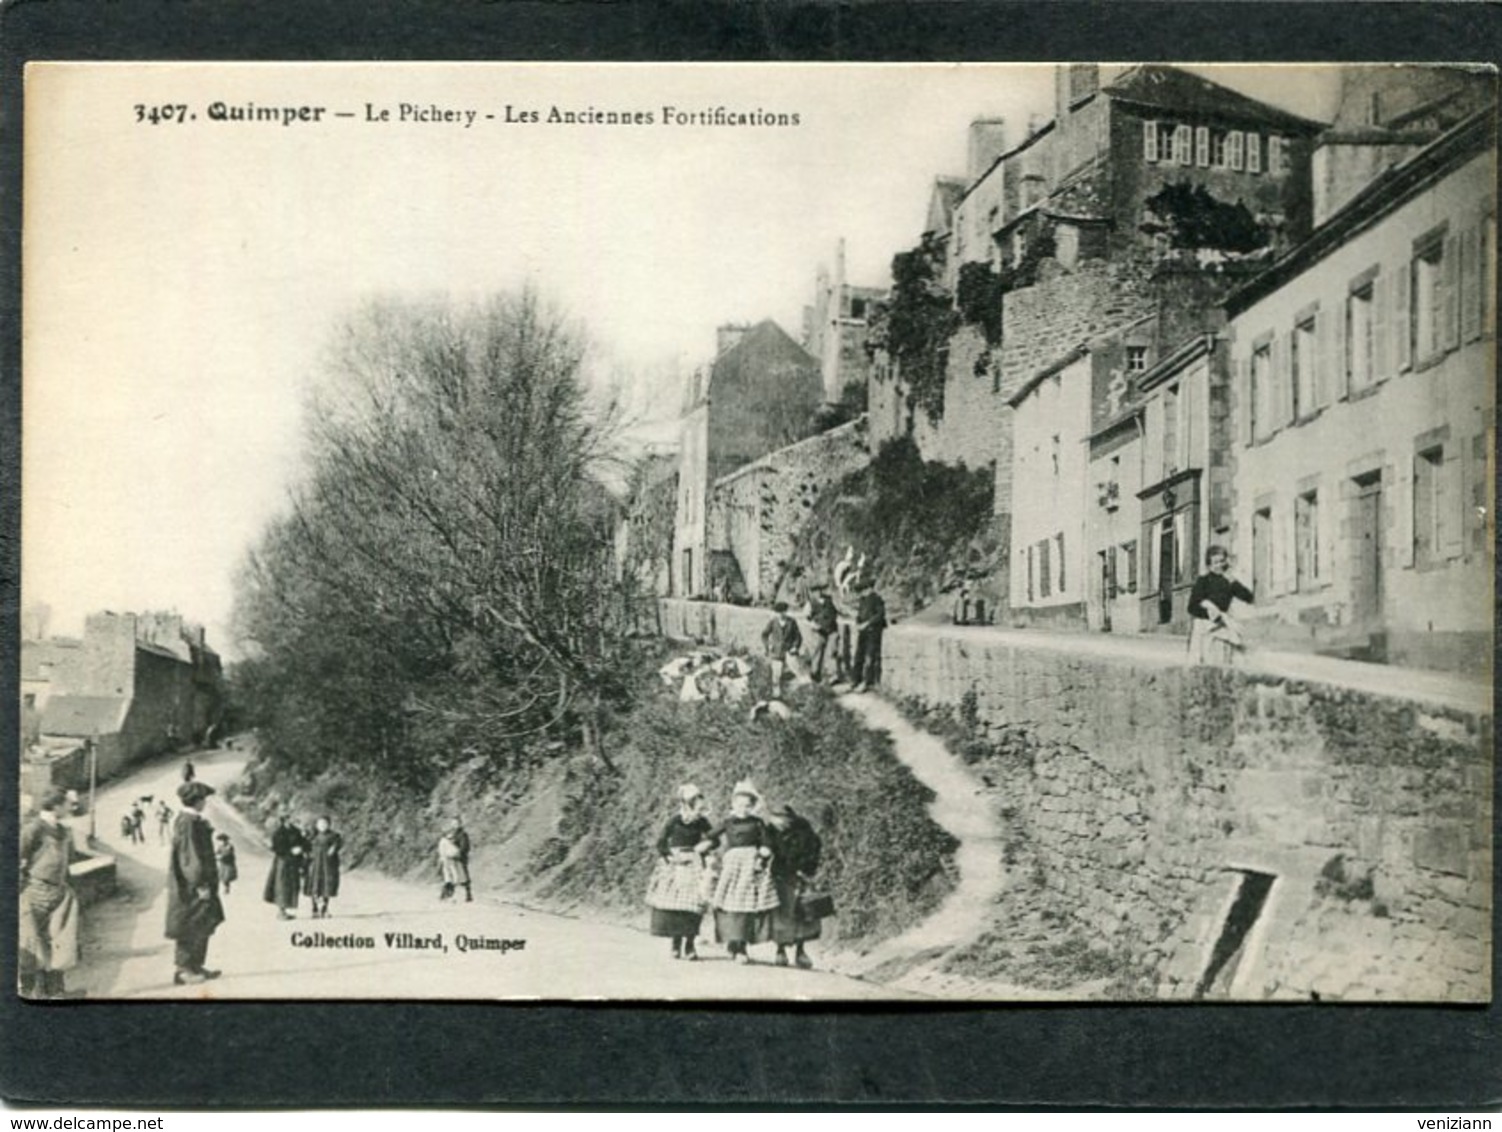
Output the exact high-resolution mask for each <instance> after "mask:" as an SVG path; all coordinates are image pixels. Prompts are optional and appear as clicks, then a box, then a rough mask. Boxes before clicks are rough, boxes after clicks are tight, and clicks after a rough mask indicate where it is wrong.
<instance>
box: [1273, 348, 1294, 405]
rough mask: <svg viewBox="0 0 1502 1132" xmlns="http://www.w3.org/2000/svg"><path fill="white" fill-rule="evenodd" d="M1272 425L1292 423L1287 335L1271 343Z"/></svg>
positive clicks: (1292, 399)
mask: <svg viewBox="0 0 1502 1132" xmlns="http://www.w3.org/2000/svg"><path fill="white" fill-rule="evenodd" d="M1273 372H1274V374H1275V376H1274V379H1273V388H1275V389H1276V390H1277V396H1276V398H1275V399H1274V409H1273V424H1274V427H1275V428H1282V427H1283V426H1284V425H1287V424H1292V423H1293V401H1294V398H1293V339H1292V336H1290V335H1288V334H1279V335H1278V338H1277V341H1276V342H1274V343H1273Z"/></svg>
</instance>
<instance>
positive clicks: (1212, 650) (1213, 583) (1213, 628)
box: [1189, 546, 1254, 664]
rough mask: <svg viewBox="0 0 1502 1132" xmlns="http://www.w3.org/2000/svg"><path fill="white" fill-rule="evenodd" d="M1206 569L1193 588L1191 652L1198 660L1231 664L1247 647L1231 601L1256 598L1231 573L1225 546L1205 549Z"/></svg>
mask: <svg viewBox="0 0 1502 1132" xmlns="http://www.w3.org/2000/svg"><path fill="white" fill-rule="evenodd" d="M1205 567H1206V568H1205V572H1204V573H1203V574H1201V575H1200V576H1199V577H1198V578H1196V579H1195V582H1194V588H1193V589H1192V590H1190V591H1189V618H1190V621H1189V655H1190V658H1191V659H1192V660H1193V661H1194V662H1195V663H1196V664H1230V663H1231V662H1232V661H1233V660H1235V658H1236V654H1237V653H1238V652H1241V651H1242V650H1244V649H1245V648H1246V641H1245V639H1244V638H1243V637H1242V635H1241V626H1240V625H1239V624H1238V623H1237V621H1236V619H1235V618H1234V617H1232V616H1231V603H1232V602H1233V601H1244V602H1246V603H1247V604H1248V605H1250V604H1251V603H1252V601H1253V600H1254V599H1253V597H1252V591H1251V590H1249V589H1247V588H1246V587H1245V586H1244V585H1242V584H1241V583H1240V582H1238V581H1237V580H1236V579H1235V578H1233V577H1231V556H1230V554H1228V553H1227V552H1226V548H1225V547H1223V546H1211V547H1208V548H1206V550H1205Z"/></svg>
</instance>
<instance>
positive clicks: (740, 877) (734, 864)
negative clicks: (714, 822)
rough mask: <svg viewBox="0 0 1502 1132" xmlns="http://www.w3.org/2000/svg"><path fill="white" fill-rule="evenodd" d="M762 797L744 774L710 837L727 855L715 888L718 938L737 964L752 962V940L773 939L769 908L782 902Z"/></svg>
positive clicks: (723, 858) (760, 941)
mask: <svg viewBox="0 0 1502 1132" xmlns="http://www.w3.org/2000/svg"><path fill="white" fill-rule="evenodd" d="M760 800H761V795H759V794H758V793H757V791H756V787H755V786H753V785H752V783H751V781H750V779H745V778H743V779H741V781H739V782H737V783H736V784H735V790H734V792H733V793H732V794H731V796H730V816H729V817H728V818H726V819H725V821H724V822H723V824H721V825H720V826H719V827H718V828H717V829H714V830H711V831H710V833H709V837H708V838H707V839H706V840H707V841H708V843H709V844H711V845H719V846H720V848H721V850H722V852H723V854H724V855H723V857H722V858H721V860H720V879H719V883H717V884H716V885H715V891H714V926H715V938H716V939H717V940H719V941H720V942H721V943H723V944H725V945H726V947H727V948H728V949H729V951H730V955H731V957H732V958H733V959H734V960H735V961H736V962H737V963H749V962H751V958H750V956H748V955H747V954H746V946H747V945H748V944H752V943H765V942H766V941H767V940H769V939H771V938H772V935H771V925H770V923H769V921H768V917H767V913H768V912H770V911H771V910H772V909H773V908H776V907H777V889H776V887H775V886H774V885H773V883H772V873H771V870H770V869H769V867H768V866H769V864H770V862H771V859H772V844H771V837H770V835H769V834H768V832H767V826H766V823H765V822H763V821H762V820H761V818H759V817H757V816H756V815H755V814H753V813H752V812H751V811H752V810H753V809H754V808H755V807H756V804H757V802H759V801H760Z"/></svg>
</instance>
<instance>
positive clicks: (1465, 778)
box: [662, 600, 1493, 1002]
mask: <svg viewBox="0 0 1502 1132" xmlns="http://www.w3.org/2000/svg"><path fill="white" fill-rule="evenodd" d="M766 617H767V614H766V611H764V610H751V609H739V608H735V607H729V606H713V605H707V604H703V603H688V602H680V601H671V600H670V601H664V602H663V603H662V622H663V630H664V632H666V633H668V634H669V635H672V636H679V637H685V638H690V639H692V638H696V637H697V638H701V639H713V640H717V641H720V642H723V643H727V644H738V645H743V646H746V647H751V646H753V645H754V644H755V642H756V640H757V637H758V635H759V633H760V630H761V627H762V625H763V624H764V622H765V620H766ZM885 652H886V663H885V676H884V684H885V686H886V689H887V692H888V694H889V695H894V696H897V697H908V698H910V699H911V700H912V701H913V702H915V703H921V704H926V705H930V706H933V705H949V707H950V709H951V711H950V715H951V716H952V718H954V719H955V720H958V721H961V723H962V725H963V730H964V731H965V732H966V733H967V734H968V735H969V736H970V737H971V741H970V742H969V743H967V744H965V745H964V750H965V754H966V757H967V759H968V761H970V762H971V763H972V765H973V769H974V771H975V773H976V775H977V780H978V782H980V783H984V788H985V789H986V790H987V792H988V793H989V794H990V795H991V796H992V798H993V799H994V804H995V805H996V807H997V812H998V814H999V816H1000V817H1001V818H1002V819H1003V821H1004V822H1005V823H1006V826H1007V833H1006V834H1005V836H1004V840H1005V841H1006V843H1007V855H1008V857H1009V860H1008V861H1007V867H1008V874H1009V880H1008V888H1009V890H1010V891H1013V892H1015V893H1017V894H1018V895H1019V896H1020V895H1022V894H1024V892H1025V894H1026V895H1027V897H1028V900H1029V902H1030V905H1031V906H1032V907H1034V908H1036V907H1037V906H1038V905H1039V904H1040V903H1041V904H1043V905H1045V906H1046V911H1045V913H1044V915H1045V917H1051V918H1052V919H1053V920H1054V921H1056V922H1058V923H1060V924H1065V923H1067V925H1068V929H1069V931H1070V932H1071V933H1075V934H1076V935H1077V936H1078V937H1079V938H1081V939H1083V940H1084V941H1085V942H1086V944H1087V945H1088V947H1089V948H1092V949H1094V950H1096V951H1098V952H1100V953H1110V954H1116V955H1120V956H1123V957H1125V961H1126V962H1127V963H1128V964H1129V965H1130V966H1131V967H1132V968H1133V969H1134V970H1136V971H1137V972H1139V973H1140V975H1141V976H1142V977H1141V979H1140V980H1139V982H1138V985H1139V986H1140V987H1141V993H1147V994H1153V995H1156V996H1159V997H1170V998H1188V997H1195V996H1197V995H1205V996H1212V997H1216V996H1227V997H1236V998H1254V999H1261V998H1309V997H1311V996H1315V997H1320V998H1327V999H1357V1000H1368V999H1404V1000H1424V1001H1444V1002H1474V1001H1484V1000H1486V999H1487V998H1489V996H1490V971H1491V932H1490V924H1491V906H1492V905H1491V900H1492V852H1491V829H1492V789H1493V767H1492V720H1491V715H1490V711H1489V708H1487V707H1484V706H1480V705H1478V704H1476V703H1475V702H1474V701H1475V697H1474V696H1473V695H1471V693H1470V692H1469V691H1468V690H1467V689H1461V690H1459V691H1458V692H1456V693H1454V694H1450V693H1449V692H1447V691H1446V690H1444V689H1442V688H1437V686H1431V685H1426V684H1424V683H1423V682H1421V681H1419V680H1418V679H1417V678H1412V677H1410V676H1409V674H1406V673H1403V672H1401V671H1396V670H1386V669H1377V668H1375V667H1374V666H1369V665H1359V664H1355V663H1354V662H1328V663H1326V664H1324V666H1323V667H1322V668H1321V669H1320V670H1319V677H1320V678H1318V679H1313V678H1310V677H1309V676H1308V675H1307V668H1306V669H1305V670H1304V671H1301V672H1300V675H1299V676H1297V677H1293V676H1288V675H1280V674H1279V673H1278V671H1277V664H1276V663H1275V661H1276V658H1264V660H1263V661H1262V663H1261V664H1260V666H1259V667H1258V668H1257V669H1255V670H1254V669H1250V668H1248V669H1229V670H1228V669H1212V668H1195V667H1191V666H1188V665H1186V664H1184V663H1183V660H1182V651H1181V646H1180V647H1178V648H1175V647H1173V646H1172V644H1171V643H1169V644H1166V645H1165V646H1163V647H1158V646H1156V645H1154V646H1151V647H1149V646H1146V645H1143V646H1138V645H1137V644H1136V643H1130V644H1129V643H1127V642H1123V643H1122V644H1120V645H1117V644H1115V643H1111V642H1104V643H1098V644H1092V643H1091V641H1090V640H1089V639H1088V638H1085V639H1081V640H1079V641H1077V642H1071V641H1069V640H1067V639H1063V638H1050V637H1042V638H1040V637H1037V636H1033V635H1029V634H1022V633H1016V632H1008V631H1001V630H991V629H959V628H948V627H935V626H917V625H914V626H897V627H894V628H892V629H890V630H888V633H887V636H886V649H885ZM1342 665H1345V666H1346V667H1342ZM1347 669H1349V671H1347ZM1384 685H1385V687H1384ZM1005 933H1006V923H1005V919H1004V917H1003V918H1002V919H1000V920H999V921H998V925H997V928H996V930H995V931H994V932H993V933H991V938H990V939H989V940H988V939H987V938H986V937H985V936H983V937H982V938H980V939H978V940H977V942H976V945H975V947H974V948H973V949H972V951H971V953H970V954H968V955H966V956H964V957H963V959H964V961H965V969H967V970H968V971H970V972H971V973H977V972H978V973H981V974H983V975H985V976H987V977H996V978H1002V977H1006V975H1007V974H1008V972H1007V969H1006V965H1005V956H1003V955H1001V954H1000V952H1001V951H1002V950H1004V949H1002V948H1001V946H1000V945H1001V944H1002V943H1003V942H1004V939H1003V937H1004V935H1005ZM992 945H996V946H995V947H992ZM988 948H991V950H992V951H993V952H994V953H995V956H993V957H997V961H996V962H995V963H994V964H993V965H992V966H991V967H989V968H988V967H987V949H988Z"/></svg>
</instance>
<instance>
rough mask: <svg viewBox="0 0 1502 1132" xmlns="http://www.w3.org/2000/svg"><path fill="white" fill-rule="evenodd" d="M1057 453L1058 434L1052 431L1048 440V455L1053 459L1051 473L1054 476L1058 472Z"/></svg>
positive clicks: (1058, 447) (1058, 448)
mask: <svg viewBox="0 0 1502 1132" xmlns="http://www.w3.org/2000/svg"><path fill="white" fill-rule="evenodd" d="M1059 453H1060V445H1059V434H1058V433H1054V434H1053V436H1052V437H1051V438H1050V441H1049V455H1050V456H1051V457H1052V459H1053V474H1054V476H1055V478H1057V477H1058V474H1059Z"/></svg>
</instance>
